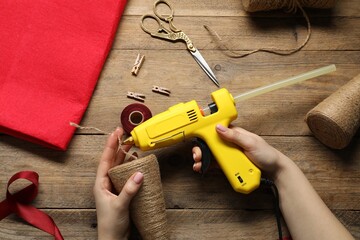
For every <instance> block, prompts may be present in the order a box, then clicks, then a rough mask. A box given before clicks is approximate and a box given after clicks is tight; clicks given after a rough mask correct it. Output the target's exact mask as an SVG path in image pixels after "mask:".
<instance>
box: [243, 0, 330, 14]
mask: <svg viewBox="0 0 360 240" xmlns="http://www.w3.org/2000/svg"><path fill="white" fill-rule="evenodd" d="M336 2H337V0H242V4H243V6H244V9H245V11H247V12H258V11H270V10H275V9H283V8H285V9H287V10H288V11H290V12H292V11H295V10H296V8H298V7H299V6H301V7H305V8H332V7H334V6H335V4H336Z"/></svg>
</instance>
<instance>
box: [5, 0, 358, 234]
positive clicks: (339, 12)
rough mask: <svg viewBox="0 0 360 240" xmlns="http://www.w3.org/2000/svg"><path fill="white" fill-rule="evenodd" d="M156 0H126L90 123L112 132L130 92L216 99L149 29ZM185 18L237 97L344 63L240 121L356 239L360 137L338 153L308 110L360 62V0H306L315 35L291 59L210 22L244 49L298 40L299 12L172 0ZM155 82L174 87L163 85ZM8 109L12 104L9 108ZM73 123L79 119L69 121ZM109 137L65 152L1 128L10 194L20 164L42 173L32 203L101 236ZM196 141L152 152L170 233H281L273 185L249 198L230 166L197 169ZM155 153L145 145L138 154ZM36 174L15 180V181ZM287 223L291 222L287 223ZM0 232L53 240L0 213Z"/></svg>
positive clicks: (160, 102)
mask: <svg viewBox="0 0 360 240" xmlns="http://www.w3.org/2000/svg"><path fill="white" fill-rule="evenodd" d="M153 2H154V1H153V0H146V1H144V0H131V1H128V4H127V7H126V10H125V12H124V15H123V17H122V19H121V22H120V24H119V27H118V31H117V35H116V37H115V40H114V43H113V46H112V51H111V52H110V54H109V56H108V59H107V61H106V64H105V66H104V68H103V71H102V73H101V76H100V78H99V81H98V84H97V87H96V89H95V91H94V94H93V97H92V99H91V102H90V105H89V107H88V109H87V111H86V113H85V116H84V117H83V120H82V123H81V124H82V125H84V126H94V127H98V128H100V129H102V130H103V131H105V132H111V131H112V130H114V129H115V127H116V126H119V125H120V120H119V116H120V113H121V111H122V110H123V109H124V107H126V106H127V105H129V104H130V103H134V102H135V101H134V100H131V99H129V98H127V97H126V94H127V92H128V91H134V92H140V93H144V94H145V95H146V101H145V104H146V105H147V106H148V107H149V108H150V110H151V111H152V113H153V114H157V113H160V112H162V111H164V110H166V109H167V108H168V107H170V106H172V105H174V104H177V103H179V102H186V101H189V100H193V99H195V100H197V101H198V103H199V104H200V105H201V106H205V105H206V104H208V103H209V102H210V101H211V99H210V93H211V92H212V91H214V90H216V89H217V88H216V86H215V85H214V84H213V83H212V82H211V81H210V79H209V78H208V77H207V76H206V75H205V73H204V72H203V71H202V70H201V69H200V67H199V66H198V65H197V64H196V62H195V61H194V60H193V59H192V57H191V55H190V54H189V53H188V52H187V51H186V50H185V45H184V44H183V43H180V42H179V43H171V42H166V41H160V40H158V39H155V38H151V37H150V36H149V35H148V34H146V33H144V32H143V31H142V30H141V28H140V26H139V21H140V17H141V15H143V14H145V13H150V12H151V11H152V4H153ZM173 5H174V7H175V24H176V26H178V27H179V28H181V29H182V30H184V32H185V33H186V34H188V35H189V37H190V38H191V39H192V41H193V42H194V44H195V46H196V47H197V48H198V49H199V50H200V52H201V54H202V55H203V57H204V58H205V59H206V61H207V62H208V64H209V65H210V67H211V68H212V69H213V71H214V73H215V75H216V76H217V77H218V79H219V81H220V84H221V86H222V87H225V88H227V89H229V91H230V92H231V93H232V94H233V95H236V94H238V93H242V92H245V91H248V90H250V89H254V88H256V87H260V86H263V85H266V84H269V83H273V82H275V81H278V80H283V79H285V78H288V77H291V76H294V75H297V74H300V73H303V72H307V71H309V70H313V69H315V68H319V67H322V66H326V65H329V64H336V66H337V71H336V72H335V73H332V74H328V75H325V76H321V77H318V78H316V79H312V80H308V81H306V82H304V83H302V84H298V85H294V86H291V87H287V88H284V89H281V90H277V91H275V92H272V93H268V94H266V95H263V96H259V97H257V98H254V99H251V100H248V101H244V102H241V103H239V104H237V110H238V113H239V117H238V119H237V120H235V121H234V122H233V124H234V125H237V126H242V127H244V128H246V129H248V130H250V131H252V132H254V133H256V134H258V135H261V136H262V137H263V138H264V139H265V140H266V141H268V142H269V143H270V144H271V145H273V146H274V147H276V148H277V149H279V150H280V151H282V152H283V153H285V154H286V155H288V156H289V157H290V158H291V159H292V160H293V161H294V162H295V163H296V164H297V165H298V166H299V167H300V168H301V170H302V171H303V172H304V173H305V175H306V176H307V178H308V179H309V180H310V182H311V183H312V184H313V186H314V188H315V189H316V191H317V192H318V193H319V195H320V196H321V198H322V199H323V200H324V202H325V203H326V204H327V205H328V206H329V208H330V209H331V210H332V211H333V212H334V213H335V215H336V216H337V217H338V218H339V219H340V221H341V222H342V223H343V224H344V225H345V226H346V227H347V228H348V229H349V230H350V232H351V233H352V234H353V235H354V237H355V238H356V239H360V226H359V222H360V221H359V218H360V214H359V213H360V188H359V185H360V134H359V132H358V134H357V135H356V136H355V137H354V139H353V141H352V143H351V145H350V146H349V147H347V148H346V149H344V150H341V151H338V150H331V149H329V148H327V147H325V146H324V145H322V144H321V143H320V142H319V141H318V140H317V139H316V138H314V137H313V135H312V134H311V132H310V130H309V129H308V127H307V125H306V123H305V122H304V117H305V115H306V113H307V112H308V111H309V110H310V109H312V108H313V107H314V106H316V105H317V104H318V103H319V102H321V101H322V100H323V99H325V98H326V97H328V96H329V95H330V94H332V93H333V92H335V91H336V90H337V89H338V88H339V87H340V86H342V85H344V84H345V83H347V82H348V81H349V80H350V79H352V78H353V77H354V76H356V75H357V74H359V71H360V5H359V4H358V0H344V1H338V4H337V6H336V7H335V8H334V9H332V10H315V9H307V10H306V11H307V13H308V14H309V17H310V21H311V24H312V36H311V39H310V41H309V44H308V45H307V46H305V47H304V49H302V50H301V51H300V52H297V53H295V54H293V55H290V56H278V55H272V54H268V53H257V54H254V55H251V56H248V57H246V58H241V59H233V58H229V57H228V56H226V55H225V54H224V52H223V51H221V50H220V49H219V46H218V45H217V44H216V43H215V41H214V39H213V38H211V36H210V35H209V33H208V32H207V31H206V30H205V29H204V27H203V25H204V24H207V25H209V26H210V27H211V28H212V29H214V30H215V31H216V32H218V34H219V35H220V36H221V37H222V39H223V41H224V42H225V43H226V44H227V46H228V47H229V48H231V49H232V50H234V51H238V52H239V53H243V52H245V51H248V50H253V49H256V48H260V47H279V46H281V47H284V48H291V47H296V46H298V45H299V44H301V42H302V41H303V40H304V38H305V37H306V31H307V30H306V23H305V21H304V19H303V17H302V16H301V14H300V13H297V14H288V13H285V12H284V11H281V10H280V11H273V12H259V13H254V14H248V13H246V12H245V11H243V9H242V6H241V1H240V0H225V1H218V0H207V1H205V0H200V1H191V0H182V1H174V2H173ZM139 52H140V53H141V54H143V55H145V56H146V57H145V62H144V64H143V66H142V68H141V69H140V71H139V74H138V76H136V77H135V76H133V75H132V74H131V69H132V66H133V64H134V61H135V59H136V56H137V54H138V53H139ZM153 85H158V86H163V87H166V88H169V89H170V90H171V95H170V97H167V96H162V95H158V94H155V93H153V92H152V91H151V88H152V86H153ZM0 114H3V113H0ZM69 121H71V120H69ZM106 138H107V136H106V135H101V134H99V133H98V132H95V131H88V130H77V131H76V135H75V136H74V138H73V140H72V141H71V144H70V146H69V149H68V150H67V151H66V152H59V151H54V150H51V149H47V148H44V147H41V146H37V145H35V144H31V143H27V142H24V141H22V140H18V139H15V138H13V137H9V136H6V135H0V161H1V167H0V190H1V189H2V191H0V199H4V198H5V195H6V193H5V188H6V184H7V181H8V179H9V178H10V177H11V176H12V175H13V174H14V173H16V172H17V171H21V170H34V171H36V172H38V173H39V175H40V188H39V194H38V197H37V198H36V200H35V201H34V202H33V205H34V206H36V207H38V208H40V209H42V210H44V211H45V212H47V213H49V215H51V216H52V217H53V218H54V220H55V222H56V223H57V224H58V226H59V228H60V230H61V232H62V234H63V235H64V237H65V239H97V229H96V226H97V225H96V213H95V203H94V198H93V195H92V188H93V184H94V180H95V174H96V169H97V164H98V160H99V158H100V155H101V152H102V150H103V146H104V143H105V140H106ZM191 147H192V145H191V143H182V144H179V145H177V146H172V147H170V148H166V149H161V150H158V151H154V152H153V153H155V154H156V155H157V157H158V159H159V163H160V170H161V177H162V183H163V189H164V195H165V201H166V207H167V216H168V221H169V230H170V233H171V239H276V238H277V229H276V223H275V217H274V214H273V212H272V207H273V206H272V195H271V192H270V191H269V189H266V188H263V187H261V188H259V189H258V190H256V191H255V192H254V193H252V194H250V195H241V194H237V193H235V192H234V191H233V190H232V189H231V187H230V185H229V183H228V182H227V180H226V178H225V177H224V175H223V173H222V172H221V171H220V170H219V169H212V170H211V171H209V172H208V173H207V174H206V175H205V176H200V175H199V174H196V173H193V171H192V156H191ZM149 153H150V152H139V154H140V156H144V155H146V154H149ZM24 184H26V182H25V183H24V182H16V183H15V185H13V186H12V190H14V189H18V188H20V187H21V186H23V185H24ZM285 231H286V230H285ZM0 239H53V238H52V237H50V236H49V235H47V234H46V233H44V232H42V231H40V230H38V229H36V228H34V227H32V226H30V225H28V224H26V223H24V221H22V220H21V219H19V218H18V217H16V216H14V215H11V216H9V217H7V218H5V219H3V220H2V221H0Z"/></svg>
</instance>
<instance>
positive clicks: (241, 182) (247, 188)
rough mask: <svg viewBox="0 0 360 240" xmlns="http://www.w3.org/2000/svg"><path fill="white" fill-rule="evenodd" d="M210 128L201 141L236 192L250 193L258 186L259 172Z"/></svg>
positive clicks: (232, 145)
mask: <svg viewBox="0 0 360 240" xmlns="http://www.w3.org/2000/svg"><path fill="white" fill-rule="evenodd" d="M214 129H215V127H212V131H210V132H211V133H210V132H209V131H207V133H206V134H204V135H202V136H206V137H205V138H204V137H202V139H203V140H204V141H205V142H206V144H207V145H208V147H209V148H210V150H211V152H212V154H213V155H214V157H215V159H216V161H217V163H218V164H219V166H220V168H221V169H222V171H223V172H224V174H225V176H226V177H227V179H228V181H229V182H230V184H231V186H232V187H233V189H234V190H235V191H236V192H240V193H245V194H247V193H250V192H252V191H254V190H255V189H257V188H258V187H259V185H260V178H261V171H260V170H259V168H257V167H256V166H255V165H254V164H253V163H252V162H251V161H250V160H249V159H248V158H247V156H246V155H245V154H244V153H243V152H242V151H240V149H239V147H238V146H236V145H235V144H233V143H230V142H226V141H224V140H222V139H221V138H220V137H219V136H218V134H217V133H216V131H214Z"/></svg>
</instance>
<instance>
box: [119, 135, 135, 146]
mask: <svg viewBox="0 0 360 240" xmlns="http://www.w3.org/2000/svg"><path fill="white" fill-rule="evenodd" d="M133 144H134V138H133V137H128V138H127V139H125V140H124V141H123V142H122V145H133Z"/></svg>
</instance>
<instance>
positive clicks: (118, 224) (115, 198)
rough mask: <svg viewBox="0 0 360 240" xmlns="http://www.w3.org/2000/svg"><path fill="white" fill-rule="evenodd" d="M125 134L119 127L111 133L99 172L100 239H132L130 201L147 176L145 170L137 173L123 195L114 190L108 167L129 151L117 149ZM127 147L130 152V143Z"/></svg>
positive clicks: (95, 194)
mask: <svg viewBox="0 0 360 240" xmlns="http://www.w3.org/2000/svg"><path fill="white" fill-rule="evenodd" d="M122 135H123V129H121V128H118V129H116V130H115V132H113V133H112V134H111V135H110V136H109V138H108V140H107V143H106V146H105V149H104V151H103V154H102V156H101V159H100V162H99V166H98V170H97V174H96V180H95V186H94V189H93V192H94V196H95V202H96V214H97V220H98V239H100V240H101V239H106V240H111V239H128V237H129V233H130V217H129V205H130V201H131V199H132V198H133V197H134V196H135V195H136V193H137V192H138V190H139V188H140V186H141V184H142V181H143V178H144V176H143V174H142V173H140V172H136V173H134V174H133V175H132V176H131V177H130V178H129V180H128V181H127V182H126V184H125V186H124V188H123V189H122V191H121V193H120V194H119V195H116V194H114V193H112V191H111V190H112V184H111V181H110V178H109V176H108V170H109V169H110V168H112V167H114V166H116V165H119V164H122V163H123V162H124V158H125V154H124V153H123V152H122V151H119V152H118V151H117V150H118V144H119V143H118V139H121V137H122ZM124 148H125V150H126V151H128V150H129V148H130V146H124Z"/></svg>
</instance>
